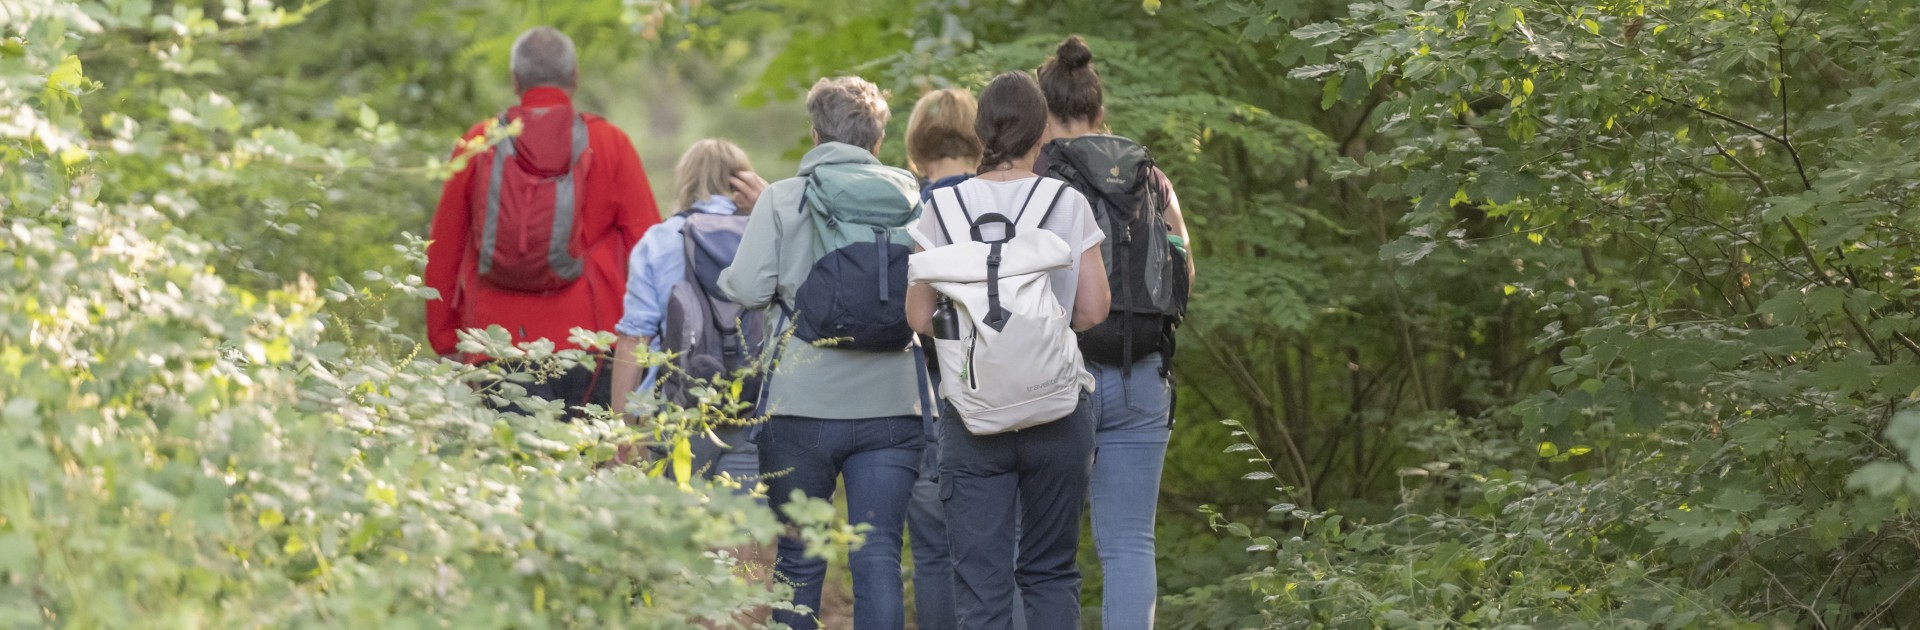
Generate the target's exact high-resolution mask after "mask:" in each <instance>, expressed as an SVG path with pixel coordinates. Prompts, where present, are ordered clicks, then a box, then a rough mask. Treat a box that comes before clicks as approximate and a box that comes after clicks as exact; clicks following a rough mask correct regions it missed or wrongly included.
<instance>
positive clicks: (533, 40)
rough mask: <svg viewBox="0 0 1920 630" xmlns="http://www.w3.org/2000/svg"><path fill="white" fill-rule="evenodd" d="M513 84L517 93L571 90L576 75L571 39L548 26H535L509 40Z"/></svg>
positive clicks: (577, 69)
mask: <svg viewBox="0 0 1920 630" xmlns="http://www.w3.org/2000/svg"><path fill="white" fill-rule="evenodd" d="M511 63H512V69H513V80H514V82H515V83H517V84H518V85H519V87H520V89H521V90H529V89H532V88H535V87H539V86H542V85H551V86H554V87H562V88H568V89H572V88H573V87H574V83H575V79H576V78H577V77H576V76H575V75H576V74H578V72H579V66H578V63H579V62H578V60H577V59H576V58H575V57H574V53H573V39H571V38H568V37H567V34H566V33H562V32H560V31H558V30H555V29H554V28H553V27H550V26H535V27H533V28H530V29H527V32H525V33H521V34H520V38H519V39H516V40H513V56H512V62H511Z"/></svg>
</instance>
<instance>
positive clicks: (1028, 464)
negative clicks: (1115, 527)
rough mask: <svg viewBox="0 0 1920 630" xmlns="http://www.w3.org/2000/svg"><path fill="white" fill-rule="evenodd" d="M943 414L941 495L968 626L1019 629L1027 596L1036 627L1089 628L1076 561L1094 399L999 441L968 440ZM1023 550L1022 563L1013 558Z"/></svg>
mask: <svg viewBox="0 0 1920 630" xmlns="http://www.w3.org/2000/svg"><path fill="white" fill-rule="evenodd" d="M941 407H942V408H941V419H940V422H941V427H940V428H941V431H942V432H943V433H942V435H941V438H942V439H941V441H940V458H941V462H940V496H941V499H942V501H943V502H945V504H946V507H947V524H948V528H947V538H948V540H949V541H950V542H951V544H952V552H953V580H954V589H953V596H954V608H955V609H957V611H958V613H959V623H960V627H961V628H966V629H967V630H981V629H989V630H1005V629H1007V628H1012V627H1013V623H1014V622H1013V617H1014V613H1013V610H1012V606H1011V605H1009V604H1010V603H1011V602H1013V601H1014V598H1015V597H1016V596H1017V597H1019V598H1020V599H1021V600H1022V601H1023V602H1024V603H1025V617H1026V625H1027V627H1028V628H1034V629H1036V630H1037V629H1041V628H1047V629H1052V628H1079V627H1080V567H1079V566H1078V565H1076V564H1075V562H1074V560H1075V555H1076V553H1077V552H1078V551H1079V546H1080V514H1081V507H1082V505H1083V504H1084V503H1085V502H1086V495H1087V475H1088V468H1089V466H1090V464H1091V461H1090V460H1091V458H1092V456H1093V423H1094V419H1093V413H1094V405H1093V401H1092V399H1091V398H1090V397H1089V396H1087V395H1086V394H1084V393H1083V394H1081V396H1080V406H1079V407H1078V408H1076V409H1074V411H1073V413H1071V414H1068V415H1067V417H1065V418H1061V419H1059V420H1056V421H1054V422H1050V423H1047V424H1043V425H1040V426H1037V427H1033V428H1030V429H1023V430H1020V431H1011V432H1007V433H1001V434H996V435H974V434H972V433H968V432H967V429H966V427H965V426H963V425H962V424H961V422H960V417H959V414H956V413H954V410H953V407H952V406H951V405H944V404H943V405H941ZM1016 515H1017V517H1016ZM1016 518H1018V520H1019V529H1018V531H1017V533H1016V530H1015V519H1016ZM1015 546H1017V547H1018V549H1019V552H1018V557H1017V563H1016V557H1015V555H1014V554H1009V553H1007V552H1008V548H1009V547H1015ZM1016 585H1017V588H1016Z"/></svg>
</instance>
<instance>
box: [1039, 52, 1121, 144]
mask: <svg viewBox="0 0 1920 630" xmlns="http://www.w3.org/2000/svg"><path fill="white" fill-rule="evenodd" d="M1040 91H1041V92H1042V93H1044V94H1046V97H1047V109H1048V110H1049V111H1051V112H1053V116H1054V117H1055V118H1059V119H1060V120H1062V121H1075V120H1079V121H1085V122H1088V123H1093V122H1095V121H1098V120H1100V118H1101V116H1102V115H1103V114H1104V113H1105V111H1106V93H1105V91H1104V90H1102V89H1101V88H1100V72H1099V71H1097V70H1095V69H1094V67H1093V51H1092V50H1091V49H1089V48H1087V40H1084V39H1081V38H1080V36H1079V35H1069V36H1067V40H1066V41H1063V42H1060V46H1059V47H1057V48H1055V49H1054V51H1053V57H1051V58H1049V59H1047V62H1046V63H1043V64H1040Z"/></svg>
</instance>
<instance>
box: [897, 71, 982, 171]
mask: <svg viewBox="0 0 1920 630" xmlns="http://www.w3.org/2000/svg"><path fill="white" fill-rule="evenodd" d="M979 109H980V106H979V104H977V103H975V102H974V100H973V93H972V92H968V91H966V90H964V89H961V88H946V89H942V90H934V91H932V92H928V93H927V95H926V96H922V97H920V102H918V103H914V105H913V114H912V115H911V116H908V117H907V166H908V167H911V168H912V169H913V170H914V172H921V171H923V170H925V166H926V165H928V164H932V163H934V162H936V161H939V160H943V159H947V158H959V159H963V160H967V161H969V162H972V163H976V164H977V163H979V162H980V153H981V145H980V136H978V135H975V133H974V131H973V118H974V116H975V114H977V113H978V112H979ZM923 174H924V173H923Z"/></svg>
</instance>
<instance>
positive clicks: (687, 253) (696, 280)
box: [680, 210, 700, 287]
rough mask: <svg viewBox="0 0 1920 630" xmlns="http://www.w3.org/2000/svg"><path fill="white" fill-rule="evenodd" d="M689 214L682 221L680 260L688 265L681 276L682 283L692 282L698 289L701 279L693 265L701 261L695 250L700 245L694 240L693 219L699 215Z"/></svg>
mask: <svg viewBox="0 0 1920 630" xmlns="http://www.w3.org/2000/svg"><path fill="white" fill-rule="evenodd" d="M689 212H690V214H688V215H687V216H685V217H682V218H681V219H680V260H681V262H682V263H684V264H685V265H686V269H685V270H683V271H682V273H681V274H680V275H681V279H680V281H681V282H691V283H693V284H694V286H696V287H697V286H699V285H700V277H699V275H697V274H696V273H695V272H694V268H693V264H694V261H696V260H698V259H699V252H698V251H696V250H695V248H697V247H699V246H700V244H699V242H698V241H697V240H695V238H694V234H693V232H694V230H693V217H694V216H696V215H698V214H699V213H698V212H694V211H691V210H689Z"/></svg>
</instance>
